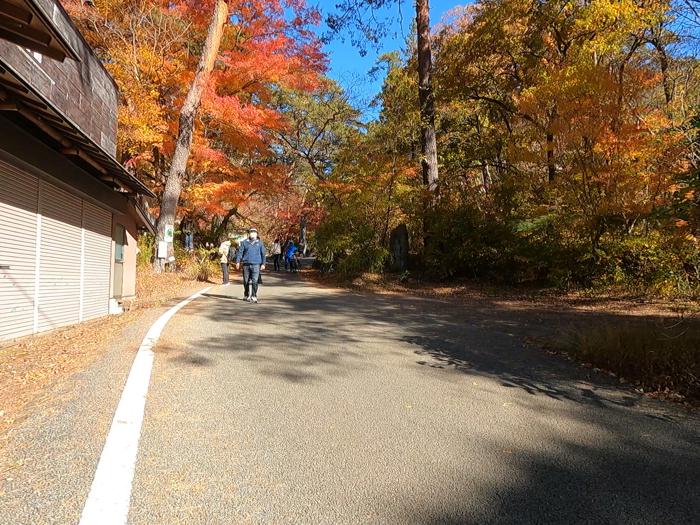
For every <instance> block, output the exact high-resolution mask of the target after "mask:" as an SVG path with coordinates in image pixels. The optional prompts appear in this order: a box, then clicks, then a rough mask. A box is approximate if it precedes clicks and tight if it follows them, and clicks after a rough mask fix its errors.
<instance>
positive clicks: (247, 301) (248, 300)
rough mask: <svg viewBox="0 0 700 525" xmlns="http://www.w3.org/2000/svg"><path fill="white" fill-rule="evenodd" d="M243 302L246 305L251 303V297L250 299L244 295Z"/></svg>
mask: <svg viewBox="0 0 700 525" xmlns="http://www.w3.org/2000/svg"><path fill="white" fill-rule="evenodd" d="M243 300H244V301H245V302H246V303H249V302H250V297H248V296H247V295H244V296H243Z"/></svg>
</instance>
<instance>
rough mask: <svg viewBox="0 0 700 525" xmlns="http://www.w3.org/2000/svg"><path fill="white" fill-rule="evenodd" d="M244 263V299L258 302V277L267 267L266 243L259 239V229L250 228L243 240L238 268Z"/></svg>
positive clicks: (237, 263) (237, 260)
mask: <svg viewBox="0 0 700 525" xmlns="http://www.w3.org/2000/svg"><path fill="white" fill-rule="evenodd" d="M241 263H243V291H244V294H245V295H244V296H243V300H245V301H248V302H250V303H257V302H258V279H259V278H260V270H264V269H265V245H264V244H263V243H262V242H261V241H260V239H258V230H256V229H255V228H251V229H249V230H248V238H247V239H244V240H243V241H241V244H240V246H239V248H238V254H237V255H236V270H240V269H241Z"/></svg>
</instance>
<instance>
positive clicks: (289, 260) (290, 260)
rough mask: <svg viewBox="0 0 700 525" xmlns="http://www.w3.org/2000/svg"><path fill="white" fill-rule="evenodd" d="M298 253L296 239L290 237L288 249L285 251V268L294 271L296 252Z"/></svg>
mask: <svg viewBox="0 0 700 525" xmlns="http://www.w3.org/2000/svg"><path fill="white" fill-rule="evenodd" d="M295 253H297V247H296V245H295V244H294V241H293V240H291V239H289V241H288V243H287V249H286V251H285V252H284V269H285V270H287V271H292V272H293V271H294V266H295V259H294V254H295Z"/></svg>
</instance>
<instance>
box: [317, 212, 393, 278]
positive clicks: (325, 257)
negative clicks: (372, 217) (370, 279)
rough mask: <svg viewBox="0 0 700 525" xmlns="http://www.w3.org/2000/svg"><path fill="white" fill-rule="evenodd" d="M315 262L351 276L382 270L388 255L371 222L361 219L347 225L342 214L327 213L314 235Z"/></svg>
mask: <svg viewBox="0 0 700 525" xmlns="http://www.w3.org/2000/svg"><path fill="white" fill-rule="evenodd" d="M315 244H316V258H317V262H318V266H319V267H320V268H321V269H322V270H324V271H331V272H336V273H338V275H339V276H340V277H341V278H351V277H355V276H357V275H360V274H361V273H363V272H381V271H382V270H383V269H384V265H385V263H386V261H387V258H388V257H389V252H388V250H387V249H386V248H385V247H384V246H382V245H381V244H380V242H379V239H378V236H377V231H376V230H375V228H374V227H372V225H370V224H367V223H360V224H359V225H357V226H356V227H354V228H352V227H348V221H347V220H346V218H345V217H344V216H343V215H340V214H339V215H338V216H336V217H329V219H328V220H327V221H326V222H324V223H323V224H322V225H321V226H320V227H319V229H318V231H317V232H316V235H315Z"/></svg>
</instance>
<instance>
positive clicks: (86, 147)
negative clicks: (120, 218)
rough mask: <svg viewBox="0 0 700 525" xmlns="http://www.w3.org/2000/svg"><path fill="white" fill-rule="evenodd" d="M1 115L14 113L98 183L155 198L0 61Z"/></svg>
mask: <svg viewBox="0 0 700 525" xmlns="http://www.w3.org/2000/svg"><path fill="white" fill-rule="evenodd" d="M0 111H8V112H10V111H11V112H17V113H18V114H19V115H21V116H22V117H23V118H24V119H25V120H27V121H29V122H30V123H31V124H33V125H34V126H35V127H37V128H39V129H40V130H41V131H42V132H43V133H44V134H45V135H46V136H47V137H48V138H49V139H50V140H49V143H50V144H51V145H52V146H53V147H54V148H55V149H58V150H59V151H60V152H61V153H63V154H64V155H66V156H69V157H72V158H73V159H74V160H76V161H78V164H82V165H83V167H85V168H86V169H87V171H89V172H92V173H95V174H96V175H97V176H98V178H99V179H100V180H102V181H103V182H105V183H107V184H108V185H111V186H113V187H114V188H115V189H119V190H122V191H125V192H126V193H134V194H142V195H147V196H149V197H155V194H154V193H153V192H152V191H151V190H150V189H148V187H146V185H144V184H143V183H142V182H141V181H140V180H138V179H137V178H136V177H135V176H133V175H132V174H131V173H129V172H128V171H127V170H126V169H125V168H124V166H122V165H121V164H120V163H119V162H117V160H116V159H115V158H114V157H112V156H111V155H110V154H109V153H107V152H105V151H104V150H103V149H102V148H101V147H100V146H99V145H98V144H96V143H95V142H94V141H93V140H92V139H91V138H90V137H88V136H87V135H86V134H85V133H83V132H82V131H81V130H80V128H79V127H78V126H77V125H75V124H74V123H72V122H71V121H70V119H68V117H66V116H65V115H64V114H63V113H62V112H59V111H58V110H57V109H56V108H55V107H54V106H53V105H52V104H51V102H49V101H48V100H47V99H45V98H44V97H42V96H41V95H40V94H39V93H38V92H36V90H34V89H32V86H31V85H29V83H28V82H25V81H24V80H23V79H21V78H19V76H18V75H15V74H14V72H13V71H11V70H10V68H9V66H8V65H7V64H5V63H3V62H2V60H1V59H0Z"/></svg>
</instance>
